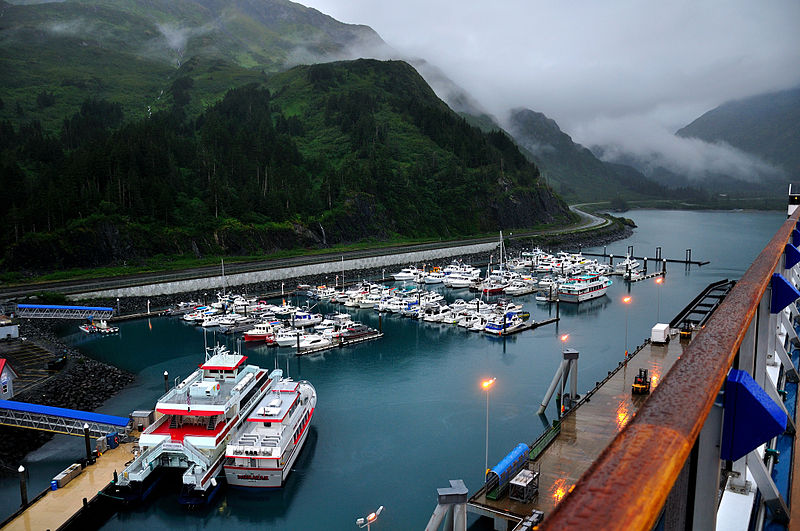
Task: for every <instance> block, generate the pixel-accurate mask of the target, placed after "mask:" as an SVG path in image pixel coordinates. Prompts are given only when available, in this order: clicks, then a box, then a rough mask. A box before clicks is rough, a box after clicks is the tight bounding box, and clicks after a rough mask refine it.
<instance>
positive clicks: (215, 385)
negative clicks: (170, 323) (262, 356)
mask: <svg viewBox="0 0 800 531" xmlns="http://www.w3.org/2000/svg"><path fill="white" fill-rule="evenodd" d="M246 359H247V357H246V356H242V355H241V354H233V353H231V352H229V351H228V350H227V349H226V348H225V347H222V346H216V347H214V348H213V349H207V350H206V356H205V362H204V363H203V364H202V365H200V367H199V368H198V369H197V370H196V371H194V372H193V373H192V374H191V375H189V377H188V378H186V379H185V380H183V381H182V382H181V383H179V384H178V385H176V386H175V387H173V388H172V389H170V390H169V391H168V392H167V393H166V394H165V395H164V396H162V397H161V398H159V399H158V401H157V403H156V411H158V412H159V413H161V415H162V416H161V418H159V419H158V420H157V421H156V422H155V423H153V424H151V425H150V426H148V427H147V429H146V430H145V431H144V432H143V433H142V435H141V436H140V437H139V455H138V457H136V459H134V460H133V461H132V462H131V463H130V464H129V465H128V466H127V467H125V469H124V470H123V471H122V474H120V475H119V478H118V480H117V481H116V482H115V483H114V484H113V485H112V487H111V488H110V492H109V494H111V495H112V496H114V497H115V498H117V499H120V500H122V501H125V502H135V501H138V500H142V499H145V498H147V496H148V495H149V494H150V493H151V492H152V490H153V487H155V484H156V483H157V482H158V481H159V480H160V477H161V476H162V474H161V472H163V470H162V469H164V468H172V469H181V470H184V473H183V475H182V487H181V494H180V496H179V498H178V500H179V501H180V502H181V503H184V504H187V505H203V504H206V503H208V502H210V501H211V500H212V499H213V498H214V497H215V496H216V494H217V493H218V491H219V487H220V483H219V482H218V481H217V479H216V478H217V476H218V475H219V474H221V473H222V465H223V462H224V460H225V446H226V445H227V443H228V441H229V440H230V439H231V437H232V436H233V434H234V433H236V432H237V430H238V428H239V427H240V426H241V425H242V423H243V422H244V420H245V419H247V418H248V417H249V416H250V414H251V413H252V412H253V410H254V408H255V406H256V404H258V403H259V401H260V400H261V398H262V397H263V396H264V394H265V393H266V392H267V389H268V388H269V384H270V383H271V381H270V379H269V374H268V371H267V370H266V369H262V368H261V367H258V366H256V365H245V360H246Z"/></svg>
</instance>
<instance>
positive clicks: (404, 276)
mask: <svg viewBox="0 0 800 531" xmlns="http://www.w3.org/2000/svg"><path fill="white" fill-rule="evenodd" d="M418 273H419V269H417V268H416V267H414V266H409V267H404V268H403V269H401V270H400V271H398V272H397V273H392V278H393V279H395V280H414V278H415V277H416V276H417V274H418Z"/></svg>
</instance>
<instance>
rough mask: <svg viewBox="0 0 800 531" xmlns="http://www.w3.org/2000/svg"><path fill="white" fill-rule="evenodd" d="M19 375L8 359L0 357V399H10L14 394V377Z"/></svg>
mask: <svg viewBox="0 0 800 531" xmlns="http://www.w3.org/2000/svg"><path fill="white" fill-rule="evenodd" d="M18 376H19V375H18V374H17V371H15V370H14V369H13V367H11V364H10V363H8V360H7V359H5V358H0V399H3V400H10V399H11V397H12V396H14V379H16V378H17V377H18Z"/></svg>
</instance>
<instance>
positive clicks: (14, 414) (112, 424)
mask: <svg viewBox="0 0 800 531" xmlns="http://www.w3.org/2000/svg"><path fill="white" fill-rule="evenodd" d="M0 424H3V425H6V426H17V427H20V428H30V429H34V430H41V431H49V432H52V433H63V434H65V435H76V436H79V437H83V436H84V432H83V427H84V425H88V426H89V435H90V436H91V437H101V436H105V435H107V434H109V433H114V432H118V433H119V432H123V433H126V432H127V431H129V429H128V428H129V424H130V420H129V419H128V418H126V417H115V416H113V415H104V414H102V413H93V412H90V411H79V410H77V409H67V408H62V407H54V406H43V405H40V404H29V403H27V402H16V401H14V400H0Z"/></svg>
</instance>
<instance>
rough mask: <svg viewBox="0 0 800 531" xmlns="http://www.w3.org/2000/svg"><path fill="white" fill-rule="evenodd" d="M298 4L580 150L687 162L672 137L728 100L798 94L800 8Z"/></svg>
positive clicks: (451, 0)
mask: <svg viewBox="0 0 800 531" xmlns="http://www.w3.org/2000/svg"><path fill="white" fill-rule="evenodd" d="M301 3H303V4H304V5H308V6H310V7H314V8H316V9H319V10H320V11H322V12H323V13H326V14H328V15H331V16H332V17H334V18H336V19H338V20H340V21H342V22H348V23H358V24H366V25H368V26H371V27H372V28H373V29H374V30H375V31H377V32H378V33H379V34H380V36H381V37H382V38H383V39H384V40H385V41H386V42H387V43H388V44H389V45H391V46H392V47H393V48H395V49H397V50H398V51H399V52H401V53H402V54H407V55H409V56H418V57H422V58H424V59H426V60H427V61H429V62H431V63H433V64H435V65H437V66H439V67H440V68H441V69H442V70H443V71H444V72H445V73H446V74H447V75H448V76H449V77H450V78H451V79H453V80H454V81H455V82H456V83H458V84H459V85H461V86H462V87H464V88H465V89H466V90H467V91H468V92H469V93H470V94H471V95H473V96H474V97H475V98H476V99H477V100H478V101H479V102H480V103H482V104H483V105H484V106H485V107H486V108H487V109H488V110H489V111H490V112H492V113H493V114H495V115H496V116H497V117H498V118H500V119H503V118H504V116H505V113H506V111H507V110H508V109H510V108H514V107H519V106H523V107H528V108H531V109H533V110H537V111H540V112H543V113H545V114H547V115H548V116H550V117H551V118H553V119H555V120H556V121H557V122H558V123H559V125H560V126H561V128H562V129H563V130H565V131H566V132H568V133H569V134H571V135H572V136H573V138H574V139H575V140H576V141H579V142H581V143H584V144H586V145H595V144H598V145H616V146H620V147H621V148H623V149H627V150H630V151H633V152H635V153H638V154H641V155H643V156H644V155H646V154H647V153H648V152H653V153H655V152H658V151H664V150H667V151H669V150H675V151H674V152H673V153H661V156H664V157H667V158H669V157H673V158H675V157H683V156H688V154H687V146H683V147H680V146H676V145H672V146H671V147H670V146H669V145H666V144H669V143H670V142H672V141H671V139H669V138H668V137H670V136H671V134H672V133H673V132H674V131H675V130H677V129H679V128H680V127H682V126H684V125H686V124H687V123H689V122H691V121H692V120H693V119H694V118H696V117H698V116H699V115H701V114H702V113H704V112H705V111H707V110H710V109H711V108H713V107H715V106H717V105H719V104H721V103H723V102H725V101H727V100H730V99H736V98H742V97H746V96H750V95H754V94H759V93H763V92H768V91H773V90H780V89H785V88H791V87H794V86H797V85H800V2H798V1H797V0H785V1H779V0H766V1H758V0H712V1H704V0H690V1H669V2H645V1H633V0H609V1H606V2H598V1H595V0H591V1H590V0H572V1H569V2H563V1H559V0H550V1H540V0H495V1H493V2H486V1H480V2H476V1H473V0H424V1H423V0H403V1H396V2H386V1H383V2H382V1H376V0H304V1H303V2H301ZM672 143H673V144H674V142H672ZM678 143H680V142H678ZM689 151H692V150H691V149H690V150H689ZM712 158H713V156H712ZM693 164H698V161H696V160H695V161H693ZM701 164H702V162H701Z"/></svg>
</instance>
